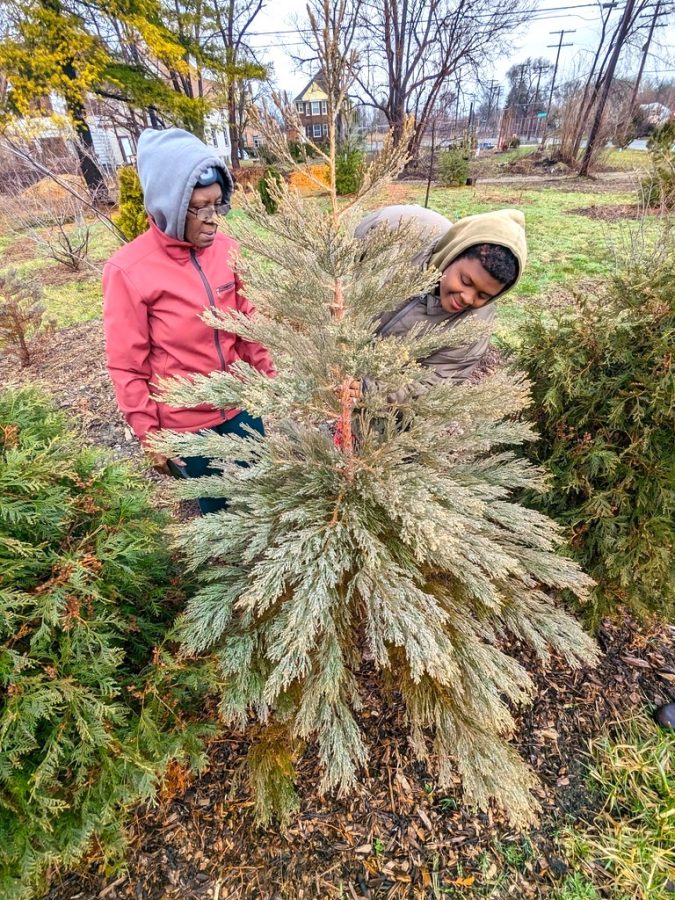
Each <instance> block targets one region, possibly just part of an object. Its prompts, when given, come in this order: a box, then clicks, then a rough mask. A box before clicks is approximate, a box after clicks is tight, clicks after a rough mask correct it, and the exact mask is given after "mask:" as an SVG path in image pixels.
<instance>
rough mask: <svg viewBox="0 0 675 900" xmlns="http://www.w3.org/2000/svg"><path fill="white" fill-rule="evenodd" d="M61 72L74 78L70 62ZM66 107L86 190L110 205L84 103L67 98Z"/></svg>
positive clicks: (95, 200) (93, 198)
mask: <svg viewBox="0 0 675 900" xmlns="http://www.w3.org/2000/svg"><path fill="white" fill-rule="evenodd" d="M63 73H64V75H65V76H66V78H69V79H71V80H74V79H75V70H74V68H73V65H72V63H70V62H68V63H66V64H65V65H64V66H63ZM67 108H68V113H69V114H70V117H71V119H72V121H73V126H74V128H75V134H76V135H77V141H76V150H77V158H78V161H79V164H80V172H81V173H82V177H83V178H84V181H85V184H86V185H87V190H88V191H89V194H90V196H91V198H92V200H93V201H94V203H102V204H105V205H107V206H111V205H112V200H111V198H110V194H109V193H108V188H107V187H106V183H105V178H104V177H103V173H102V172H101V170H100V168H99V166H98V163H97V162H96V154H95V153H94V139H93V137H92V135H91V129H90V128H89V123H88V122H87V118H86V110H85V108H84V104H82V103H78V102H77V101H76V100H73V99H69V100H67Z"/></svg>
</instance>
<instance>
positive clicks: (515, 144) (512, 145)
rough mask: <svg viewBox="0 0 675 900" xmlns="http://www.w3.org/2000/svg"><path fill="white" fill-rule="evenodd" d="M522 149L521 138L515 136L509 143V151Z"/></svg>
mask: <svg viewBox="0 0 675 900" xmlns="http://www.w3.org/2000/svg"><path fill="white" fill-rule="evenodd" d="M518 147H520V138H519V137H516V136H515V135H514V136H513V137H512V138H511V140H510V141H509V150H517V149H518Z"/></svg>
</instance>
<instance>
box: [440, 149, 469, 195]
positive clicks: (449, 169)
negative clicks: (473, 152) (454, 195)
mask: <svg viewBox="0 0 675 900" xmlns="http://www.w3.org/2000/svg"><path fill="white" fill-rule="evenodd" d="M468 177H469V159H468V156H467V154H466V153H465V151H464V150H463V149H462V148H461V147H451V148H450V149H449V150H444V151H443V153H441V154H440V156H439V158H438V179H439V181H440V182H441V184H444V185H447V186H452V185H461V184H466V179H467V178H468Z"/></svg>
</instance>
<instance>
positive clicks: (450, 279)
mask: <svg viewBox="0 0 675 900" xmlns="http://www.w3.org/2000/svg"><path fill="white" fill-rule="evenodd" d="M504 287H505V285H503V284H502V283H501V281H497V279H496V278H493V277H492V275H490V273H489V272H488V271H487V270H486V269H485V268H484V267H483V264H482V262H481V261H480V260H479V259H476V258H475V257H467V256H463V257H461V258H460V259H456V260H455V261H454V262H451V263H450V265H449V266H448V268H447V269H446V270H445V271H444V272H443V275H442V276H441V281H440V299H441V306H442V307H443V309H444V310H445V311H446V312H448V313H456V312H462V310H464V309H480V308H481V306H485V304H486V303H489V302H490V300H492V298H493V297H496V296H497V294H499V293H501V291H503V290H504Z"/></svg>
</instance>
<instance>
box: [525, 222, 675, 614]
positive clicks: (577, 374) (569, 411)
mask: <svg viewBox="0 0 675 900" xmlns="http://www.w3.org/2000/svg"><path fill="white" fill-rule="evenodd" d="M674 314H675V241H674V239H673V234H672V231H671V230H670V229H668V228H666V229H665V230H664V233H663V236H662V240H661V241H660V242H659V246H658V249H657V251H656V252H654V253H651V252H650V253H645V254H643V255H642V256H641V257H639V256H638V257H636V258H635V259H634V260H632V261H630V262H629V263H627V264H626V266H625V267H624V269H623V270H622V271H620V272H619V273H618V274H617V275H616V277H615V278H614V279H613V280H612V281H611V282H610V283H609V284H607V285H606V286H605V287H604V288H598V289H597V291H594V292H592V293H589V294H586V295H584V296H583V297H578V298H576V302H575V303H574V304H572V305H570V306H569V307H568V308H565V309H564V310H562V311H561V312H558V313H557V314H556V315H555V316H551V315H547V316H542V317H540V318H530V319H529V320H528V321H527V322H525V324H524V326H523V328H522V347H521V349H520V352H519V354H518V364H519V365H520V366H521V367H522V368H524V369H525V371H526V372H527V373H528V375H529V377H530V379H531V380H532V392H533V398H534V406H533V415H534V420H535V422H536V425H537V428H538V430H539V432H540V434H541V440H540V441H539V442H537V443H535V444H530V445H528V455H529V457H530V459H532V460H533V461H535V462H537V463H541V464H544V465H546V467H547V468H548V469H549V471H550V472H551V476H552V477H551V484H550V489H549V490H548V491H547V492H546V493H545V494H543V495H541V497H540V499H539V501H538V502H539V507H540V508H541V509H542V510H543V511H545V512H547V513H548V514H549V515H551V516H553V517H554V518H555V519H557V520H558V521H559V522H560V523H561V524H562V525H564V526H565V529H566V533H567V536H568V538H569V544H570V547H571V549H572V551H573V553H574V555H575V556H576V557H577V559H578V560H579V561H580V562H581V564H582V565H583V566H584V568H585V570H586V571H587V572H588V573H589V574H590V575H592V577H593V578H594V579H595V580H596V581H597V583H598V586H597V589H596V590H595V591H594V595H593V597H594V603H593V604H592V606H590V607H589V609H592V610H593V612H594V615H595V616H596V617H597V616H599V615H602V614H604V613H605V612H607V611H609V610H611V609H613V608H615V606H616V604H618V603H623V604H627V605H629V606H630V607H632V608H633V609H634V611H636V612H642V613H644V612H646V611H647V610H651V611H653V612H657V613H659V614H660V615H662V616H664V617H665V618H666V619H669V618H672V616H673V613H675V590H674V587H675V586H674V584H673V570H672V561H673V522H672V515H673V509H674V507H675V477H674V475H675V442H674V441H673V397H674V390H673V366H672V355H673V342H674V340H675V327H674V326H675V318H674Z"/></svg>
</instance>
